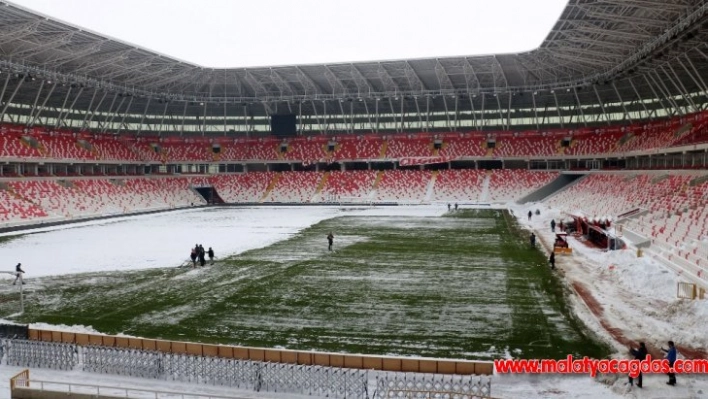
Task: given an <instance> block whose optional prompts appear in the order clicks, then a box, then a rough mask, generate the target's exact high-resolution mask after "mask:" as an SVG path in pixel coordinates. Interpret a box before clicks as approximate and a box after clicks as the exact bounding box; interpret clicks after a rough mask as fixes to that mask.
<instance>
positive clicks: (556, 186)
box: [517, 173, 586, 204]
mask: <svg viewBox="0 0 708 399" xmlns="http://www.w3.org/2000/svg"><path fill="white" fill-rule="evenodd" d="M585 176H586V175H582V174H564V173H561V174H560V175H558V177H557V178H555V179H554V180H552V181H551V182H550V183H548V184H546V185H545V186H543V187H541V188H539V189H538V190H536V191H534V192H532V193H531V194H529V195H527V196H525V197H522V198H521V199H519V200H518V201H517V203H519V204H526V203H529V202H539V201H543V200H545V199H546V198H548V197H550V196H552V195H554V194H556V193H558V192H560V191H562V190H564V189H565V188H567V187H570V185H572V184H574V183H576V182H579V181H580V180H581V178H583V177H585Z"/></svg>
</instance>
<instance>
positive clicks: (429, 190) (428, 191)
mask: <svg viewBox="0 0 708 399" xmlns="http://www.w3.org/2000/svg"><path fill="white" fill-rule="evenodd" d="M439 174H440V172H439V171H437V170H434V171H433V173H432V175H431V176H430V181H429V182H428V188H427V189H426V190H425V199H424V200H423V201H424V202H426V203H430V201H431V199H432V198H433V194H435V181H436V180H437V179H438V175H439Z"/></svg>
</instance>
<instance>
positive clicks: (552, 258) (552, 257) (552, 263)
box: [548, 252, 556, 270]
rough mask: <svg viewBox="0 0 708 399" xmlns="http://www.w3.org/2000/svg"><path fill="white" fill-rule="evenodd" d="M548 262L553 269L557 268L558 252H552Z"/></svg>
mask: <svg viewBox="0 0 708 399" xmlns="http://www.w3.org/2000/svg"><path fill="white" fill-rule="evenodd" d="M548 263H550V264H551V270H556V253H555V252H551V256H549V257H548Z"/></svg>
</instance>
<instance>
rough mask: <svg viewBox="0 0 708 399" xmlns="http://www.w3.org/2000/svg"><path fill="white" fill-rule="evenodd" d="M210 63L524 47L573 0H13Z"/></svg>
mask: <svg viewBox="0 0 708 399" xmlns="http://www.w3.org/2000/svg"><path fill="white" fill-rule="evenodd" d="M11 1H12V2H13V3H15V4H18V5H21V6H23V7H27V8H30V9H32V10H35V11H38V12H40V13H42V14H45V15H48V16H50V17H53V18H57V19H60V20H63V21H66V22H69V23H71V24H74V25H77V26H79V27H83V28H86V29H88V30H92V31H95V32H98V33H101V34H104V35H108V36H111V37H113V38H117V39H120V40H123V41H125V42H128V43H131V44H134V45H138V46H140V47H144V48H147V49H150V50H154V51H157V52H159V53H162V54H166V55H169V56H171V57H174V58H178V59H181V60H184V61H188V62H191V63H194V64H197V65H201V66H206V67H248V66H275V65H292V64H312V63H336V62H348V61H372V60H388V59H402V58H408V59H410V58H429V57H445V56H453V55H479V54H494V53H509V52H521V51H527V50H531V49H534V48H536V47H538V45H539V44H540V43H541V42H542V41H543V39H544V38H545V37H546V35H547V34H548V32H549V31H550V29H551V28H552V27H553V24H554V23H555V22H556V21H557V20H558V17H559V16H560V13H561V11H562V10H563V8H564V7H565V5H566V3H567V0H424V1H423V0H191V1H185V0H11Z"/></svg>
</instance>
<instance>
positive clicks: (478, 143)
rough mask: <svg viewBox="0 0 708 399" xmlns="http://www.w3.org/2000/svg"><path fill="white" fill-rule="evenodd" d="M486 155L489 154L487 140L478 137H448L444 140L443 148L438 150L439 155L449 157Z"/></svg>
mask: <svg viewBox="0 0 708 399" xmlns="http://www.w3.org/2000/svg"><path fill="white" fill-rule="evenodd" d="M485 155H487V140H483V139H481V138H478V137H473V138H464V137H453V138H446V139H444V140H443V144H442V148H441V149H440V150H438V156H441V157H448V158H457V157H483V156H485Z"/></svg>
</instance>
